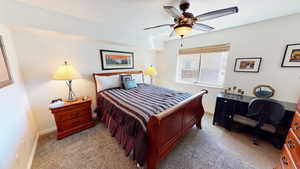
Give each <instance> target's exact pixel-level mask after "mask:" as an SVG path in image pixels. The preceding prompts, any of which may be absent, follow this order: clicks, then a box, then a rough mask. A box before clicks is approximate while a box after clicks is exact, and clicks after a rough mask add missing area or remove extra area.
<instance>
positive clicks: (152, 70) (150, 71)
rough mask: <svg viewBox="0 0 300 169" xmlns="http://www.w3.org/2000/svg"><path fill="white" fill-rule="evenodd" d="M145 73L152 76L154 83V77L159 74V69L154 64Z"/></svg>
mask: <svg viewBox="0 0 300 169" xmlns="http://www.w3.org/2000/svg"><path fill="white" fill-rule="evenodd" d="M144 73H145V75H149V76H150V81H151V84H152V78H153V76H155V75H156V74H157V71H156V69H155V67H153V66H152V65H151V66H149V67H148V68H147V69H146V70H145V72H144Z"/></svg>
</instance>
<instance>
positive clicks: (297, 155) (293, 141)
mask: <svg viewBox="0 0 300 169" xmlns="http://www.w3.org/2000/svg"><path fill="white" fill-rule="evenodd" d="M285 144H286V145H287V148H288V149H289V151H290V152H291V156H292V158H293V159H294V162H295V163H296V166H297V167H298V168H300V142H299V139H298V138H297V136H296V134H295V133H294V132H293V130H292V129H290V131H289V134H288V136H287V138H286V141H285Z"/></svg>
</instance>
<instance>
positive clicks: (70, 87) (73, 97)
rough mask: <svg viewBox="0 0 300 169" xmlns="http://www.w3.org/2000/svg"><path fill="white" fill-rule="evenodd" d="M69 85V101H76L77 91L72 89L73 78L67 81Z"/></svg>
mask: <svg viewBox="0 0 300 169" xmlns="http://www.w3.org/2000/svg"><path fill="white" fill-rule="evenodd" d="M66 83H67V85H68V87H69V96H68V100H67V101H68V102H74V101H76V100H77V98H76V95H75V93H74V92H73V90H72V80H68V81H66Z"/></svg>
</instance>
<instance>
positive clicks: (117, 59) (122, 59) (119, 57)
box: [100, 50, 134, 70]
mask: <svg viewBox="0 0 300 169" xmlns="http://www.w3.org/2000/svg"><path fill="white" fill-rule="evenodd" d="M100 56H101V64H102V70H114V69H133V68H134V54H133V52H123V51H114V50H100Z"/></svg>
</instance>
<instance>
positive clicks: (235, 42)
mask: <svg viewBox="0 0 300 169" xmlns="http://www.w3.org/2000/svg"><path fill="white" fill-rule="evenodd" d="M299 20H300V15H299V14H298V15H292V16H286V17H281V18H276V19H272V20H268V21H264V22H259V23H255V24H250V25H245V26H241V27H236V28H232V29H227V30H223V31H218V32H212V33H208V34H204V35H198V36H193V37H190V38H186V39H184V48H192V47H199V46H207V45H215V44H223V43H230V44H231V50H230V53H229V57H228V64H227V68H226V71H227V72H226V77H225V85H224V87H232V86H234V85H235V86H237V87H239V88H242V89H244V90H245V91H246V95H252V89H253V88H254V87H255V86H257V85H260V84H269V85H271V86H273V88H274V89H275V90H276V93H275V96H274V98H275V99H278V100H283V101H289V102H296V100H297V97H298V96H299V95H300V88H299V86H300V79H299V77H300V68H281V67H280V65H281V60H282V57H283V54H284V50H285V46H286V45H287V44H293V43H300V34H299V27H300V22H299ZM165 46H166V49H165V50H164V51H161V52H160V53H159V55H158V57H159V59H160V60H159V62H158V63H157V64H158V73H159V76H158V77H157V78H158V79H157V80H158V81H159V84H160V85H162V86H165V87H169V88H173V89H177V90H182V91H188V92H192V93H195V92H198V91H200V90H201V89H202V88H207V89H208V90H209V94H208V95H207V96H205V100H204V107H205V108H206V110H207V111H209V112H214V107H215V97H216V95H217V94H218V93H219V92H220V91H221V89H217V88H209V87H204V86H194V85H186V84H179V83H176V82H175V79H176V77H175V72H176V65H177V51H178V49H179V46H180V41H179V40H173V41H168V42H166V44H165ZM237 57H262V58H263V61H262V64H261V69H260V72H259V73H237V72H233V69H234V63H235V58H237Z"/></svg>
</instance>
